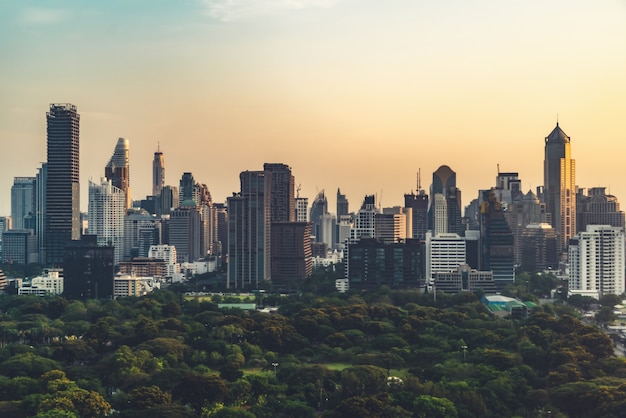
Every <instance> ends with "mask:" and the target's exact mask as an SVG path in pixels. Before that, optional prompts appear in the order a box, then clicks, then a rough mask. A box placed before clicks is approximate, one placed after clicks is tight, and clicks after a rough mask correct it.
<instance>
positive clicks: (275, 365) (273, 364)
mask: <svg viewBox="0 0 626 418" xmlns="http://www.w3.org/2000/svg"><path fill="white" fill-rule="evenodd" d="M272 366H274V379H276V368H277V367H278V363H272Z"/></svg>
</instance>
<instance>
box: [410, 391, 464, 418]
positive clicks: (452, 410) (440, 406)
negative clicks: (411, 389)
mask: <svg viewBox="0 0 626 418" xmlns="http://www.w3.org/2000/svg"><path fill="white" fill-rule="evenodd" d="M413 416H414V417H418V418H457V417H458V412H457V410H456V407H455V406H454V404H453V403H452V402H451V401H450V400H449V399H446V398H437V397H434V396H430V395H420V396H418V397H417V398H415V400H414V401H413Z"/></svg>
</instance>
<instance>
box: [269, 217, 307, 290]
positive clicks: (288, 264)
mask: <svg viewBox="0 0 626 418" xmlns="http://www.w3.org/2000/svg"><path fill="white" fill-rule="evenodd" d="M271 268H272V286H273V287H275V288H276V287H280V288H284V289H287V290H291V289H296V288H297V286H298V285H299V284H300V283H302V281H304V280H305V279H307V278H309V277H311V273H312V272H313V259H312V257H311V224H310V223H309V222H273V223H272V260H271Z"/></svg>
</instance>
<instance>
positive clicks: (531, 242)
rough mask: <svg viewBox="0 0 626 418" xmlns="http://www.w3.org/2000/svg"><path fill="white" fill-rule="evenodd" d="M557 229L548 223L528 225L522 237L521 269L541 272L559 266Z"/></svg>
mask: <svg viewBox="0 0 626 418" xmlns="http://www.w3.org/2000/svg"><path fill="white" fill-rule="evenodd" d="M556 241H557V237H556V231H555V230H554V228H553V227H552V225H550V224H547V223H531V224H528V225H526V227H525V228H524V231H523V233H522V234H521V237H520V248H519V251H520V255H521V258H520V270H521V271H526V272H541V271H546V270H555V271H556V269H558V267H559V256H558V254H557V251H556Z"/></svg>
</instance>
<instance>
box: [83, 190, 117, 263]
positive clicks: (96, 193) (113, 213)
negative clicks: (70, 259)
mask: <svg viewBox="0 0 626 418" xmlns="http://www.w3.org/2000/svg"><path fill="white" fill-rule="evenodd" d="M125 204H126V195H125V194H124V191H123V190H122V189H120V188H118V187H115V186H114V185H113V182H112V181H111V179H106V178H103V179H102V180H101V182H100V184H98V183H95V182H93V181H89V206H88V211H87V217H88V227H87V228H88V229H87V230H88V233H89V234H90V235H95V236H96V237H97V238H96V239H97V243H98V245H100V246H112V247H113V254H114V258H113V262H114V263H115V264H116V265H117V264H118V263H119V262H120V261H121V260H122V256H123V253H124V216H125V214H126V208H125Z"/></svg>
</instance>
